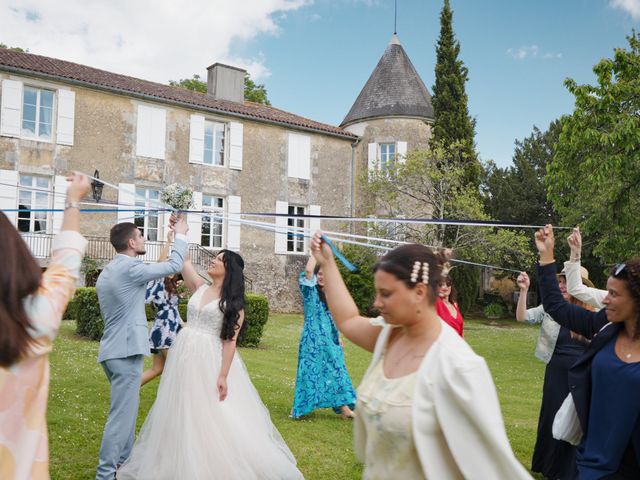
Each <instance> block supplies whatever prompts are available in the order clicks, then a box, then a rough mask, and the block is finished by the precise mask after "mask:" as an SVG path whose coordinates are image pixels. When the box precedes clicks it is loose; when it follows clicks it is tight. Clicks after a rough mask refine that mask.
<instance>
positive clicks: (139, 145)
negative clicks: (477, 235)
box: [136, 105, 167, 160]
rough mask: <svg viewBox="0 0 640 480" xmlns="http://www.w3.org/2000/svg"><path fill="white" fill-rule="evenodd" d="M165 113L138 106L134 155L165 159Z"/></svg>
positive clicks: (161, 109)
mask: <svg viewBox="0 0 640 480" xmlns="http://www.w3.org/2000/svg"><path fill="white" fill-rule="evenodd" d="M166 130H167V111H166V110H165V109H163V108H156V107H150V106H147V105H138V122H137V131H136V155H138V156H139V157H149V158H157V159H159V160H164V158H165V142H166Z"/></svg>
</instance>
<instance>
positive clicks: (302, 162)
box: [287, 133, 311, 180]
mask: <svg viewBox="0 0 640 480" xmlns="http://www.w3.org/2000/svg"><path fill="white" fill-rule="evenodd" d="M287 174H288V176H289V177H293V178H303V179H306V180H309V178H310V174H311V138H310V137H309V136H308V135H298V134H297V133H290V134H289V154H288V159H287Z"/></svg>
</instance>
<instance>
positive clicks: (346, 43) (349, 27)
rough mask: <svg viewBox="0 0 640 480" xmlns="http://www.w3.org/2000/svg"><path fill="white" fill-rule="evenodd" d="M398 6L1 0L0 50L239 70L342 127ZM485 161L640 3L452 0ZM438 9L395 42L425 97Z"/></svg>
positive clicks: (537, 114) (588, 72)
mask: <svg viewBox="0 0 640 480" xmlns="http://www.w3.org/2000/svg"><path fill="white" fill-rule="evenodd" d="M393 3H394V2H393V0H234V1H233V2H230V1H228V0H190V1H189V2H157V1H154V0H137V1H135V2H131V1H127V0H114V1H111V2H104V1H100V0H59V1H57V2H50V1H49V0H0V42H2V43H5V44H8V45H11V46H21V47H24V48H28V49H29V50H30V51H31V52H33V53H38V54H42V55H47V56H51V57H55V58H61V59H65V60H70V61H75V62H78V63H83V64H86V65H90V66H94V67H98V68H103V69H106V70H110V71H113V72H117V73H123V74H128V75H133V76H136V77H140V78H145V79H149V80H155V81H159V82H163V83H166V82H167V81H168V80H169V79H179V78H185V77H190V76H191V75H192V74H194V73H198V74H200V75H201V76H203V77H204V76H205V75H206V70H205V69H206V67H207V66H208V65H210V64H212V63H214V62H216V61H219V62H224V63H229V64H232V65H237V66H241V67H244V68H246V69H248V70H249V71H250V72H251V74H252V76H253V78H254V79H255V80H256V81H257V82H259V83H264V84H265V86H266V87H267V90H268V93H269V98H270V100H271V102H272V104H273V105H274V106H276V107H278V108H281V109H284V110H287V111H290V112H292V113H296V114H298V115H302V116H305V117H308V118H311V119H314V120H318V121H321V122H326V123H329V124H333V125H338V124H339V123H340V122H341V121H342V119H343V118H344V116H345V115H346V113H347V112H348V111H349V109H350V107H351V105H352V104H353V102H354V101H355V99H356V97H357V95H358V93H359V92H360V90H361V89H362V87H363V86H364V84H365V82H366V81H367V79H368V77H369V75H370V74H371V72H372V71H373V69H374V67H375V65H376V64H377V62H378V60H379V59H380V57H381V56H382V53H383V52H384V50H385V48H386V46H387V44H388V42H389V40H390V38H391V34H392V33H393ZM451 5H452V8H453V10H454V29H455V32H456V35H457V38H458V40H459V41H460V43H461V46H462V50H461V59H462V60H463V61H464V62H465V64H466V66H467V67H468V69H469V82H468V84H467V93H468V95H469V108H470V113H471V115H472V116H474V117H475V118H476V120H477V126H476V132H477V136H476V141H477V148H478V151H479V152H480V155H481V158H482V159H483V160H489V159H493V160H494V161H496V163H498V164H499V165H502V166H505V165H508V164H510V162H511V157H512V154H513V146H514V140H515V139H523V138H524V137H526V136H528V135H529V134H530V133H531V131H532V128H533V126H534V125H536V126H538V127H539V128H541V129H545V128H546V127H547V126H548V125H549V123H550V122H551V121H552V120H554V119H555V118H557V117H558V116H559V115H561V114H563V113H570V112H571V111H572V109H573V97H572V96H571V95H570V94H569V93H568V92H567V91H566V89H565V88H564V86H563V81H564V79H565V78H567V77H570V78H573V79H575V80H577V81H578V82H579V83H594V82H595V79H594V76H593V73H592V67H593V65H594V64H595V63H597V62H598V61H599V60H600V59H601V58H604V57H611V56H612V54H613V49H614V48H616V47H625V46H626V45H627V43H626V40H625V36H626V35H628V34H629V33H630V32H631V30H632V28H634V27H635V28H638V23H639V21H640V0H555V1H554V0H537V1H518V0H510V1H508V0H485V1H482V2H480V1H477V0H451ZM441 8H442V0H438V1H432V0H398V22H397V27H398V35H399V38H400V41H401V43H402V45H403V46H404V48H405V50H406V51H407V53H408V55H409V57H410V58H411V60H412V61H413V64H414V65H415V67H416V69H417V70H418V73H419V74H420V76H421V77H422V79H423V81H424V82H425V84H426V85H427V88H429V90H430V91H431V90H432V86H433V83H434V73H433V72H434V64H435V44H436V41H437V38H438V33H439V13H440V10H441Z"/></svg>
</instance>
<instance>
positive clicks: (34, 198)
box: [16, 173, 53, 234]
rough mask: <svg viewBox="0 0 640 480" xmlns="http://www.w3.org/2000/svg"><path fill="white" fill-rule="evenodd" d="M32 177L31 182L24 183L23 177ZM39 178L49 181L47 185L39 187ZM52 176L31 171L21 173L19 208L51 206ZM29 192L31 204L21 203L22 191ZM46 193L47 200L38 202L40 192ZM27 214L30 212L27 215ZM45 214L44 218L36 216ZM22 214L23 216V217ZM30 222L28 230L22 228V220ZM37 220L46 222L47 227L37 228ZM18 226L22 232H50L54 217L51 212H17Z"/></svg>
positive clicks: (19, 180) (18, 193)
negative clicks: (39, 218) (38, 218)
mask: <svg viewBox="0 0 640 480" xmlns="http://www.w3.org/2000/svg"><path fill="white" fill-rule="evenodd" d="M26 177H31V184H30V185H26V184H23V183H22V180H23V178H26ZM38 179H44V180H46V181H47V185H48V186H47V187H46V188H45V187H39V186H38V185H37V181H38ZM51 180H52V179H51V177H49V176H46V175H34V174H30V173H20V174H19V176H18V190H17V202H18V209H33V208H46V209H48V208H51V201H52V199H53V192H52V181H51ZM22 192H27V193H28V194H29V196H30V199H29V205H25V204H23V203H21V198H20V197H21V193H22ZM42 193H45V194H46V201H45V202H38V194H42ZM25 214H29V216H28V217H25V216H24V215H25ZM39 214H40V215H44V220H36V216H38V215H39ZM21 216H22V217H21ZM25 221H28V222H29V228H28V230H21V229H20V222H25ZM36 222H44V224H45V228H44V229H40V230H36V229H35V224H36ZM16 228H17V230H18V231H19V232H20V233H35V234H38V233H40V234H47V233H50V232H51V230H52V228H53V218H52V215H51V212H20V211H19V212H17V216H16Z"/></svg>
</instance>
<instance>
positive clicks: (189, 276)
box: [182, 258, 206, 293]
mask: <svg viewBox="0 0 640 480" xmlns="http://www.w3.org/2000/svg"><path fill="white" fill-rule="evenodd" d="M182 278H183V279H184V284H185V285H186V286H187V288H188V289H189V291H190V292H191V293H195V292H196V290H198V289H199V288H200V287H201V286H202V285H203V284H204V283H206V282H205V281H204V279H203V278H202V277H201V276H200V275H198V272H196V269H195V267H194V266H193V264H192V263H191V260H189V258H187V259H186V260H185V261H184V265H182Z"/></svg>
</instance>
